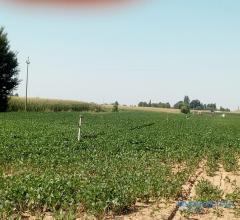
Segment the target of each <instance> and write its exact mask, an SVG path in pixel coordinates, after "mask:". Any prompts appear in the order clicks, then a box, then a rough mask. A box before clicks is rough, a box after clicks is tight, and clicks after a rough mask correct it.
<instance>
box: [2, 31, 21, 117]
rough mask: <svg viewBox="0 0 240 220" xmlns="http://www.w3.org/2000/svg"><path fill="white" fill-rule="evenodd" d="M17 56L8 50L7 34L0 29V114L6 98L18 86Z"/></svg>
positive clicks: (5, 105) (6, 103)
mask: <svg viewBox="0 0 240 220" xmlns="http://www.w3.org/2000/svg"><path fill="white" fill-rule="evenodd" d="M18 72H19V70H18V61H17V55H16V53H14V52H13V51H11V50H10V45H9V41H8V38H7V34H6V33H5V32H4V28H0V112H4V111H6V110H7V107H8V96H9V95H10V94H11V93H12V91H13V90H14V89H15V88H16V87H17V86H18V84H19V80H18Z"/></svg>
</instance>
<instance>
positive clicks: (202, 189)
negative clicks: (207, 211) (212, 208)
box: [196, 180, 223, 201]
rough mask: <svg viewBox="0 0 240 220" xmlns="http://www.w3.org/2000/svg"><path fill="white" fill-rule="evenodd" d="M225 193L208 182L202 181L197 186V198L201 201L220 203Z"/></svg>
mask: <svg viewBox="0 0 240 220" xmlns="http://www.w3.org/2000/svg"><path fill="white" fill-rule="evenodd" d="M222 194H223V192H222V191H221V190H220V189H219V188H218V187H216V186H214V185H212V184H211V183H210V182H209V181H207V180H201V181H200V182H199V183H198V184H197V186H196V197H197V199H198V200H199V201H219V200H221V199H222Z"/></svg>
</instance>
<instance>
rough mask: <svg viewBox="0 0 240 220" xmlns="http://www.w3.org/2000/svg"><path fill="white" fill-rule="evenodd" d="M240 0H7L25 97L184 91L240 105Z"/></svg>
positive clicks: (3, 13)
mask: <svg viewBox="0 0 240 220" xmlns="http://www.w3.org/2000/svg"><path fill="white" fill-rule="evenodd" d="M239 10H240V2H238V1H236V0H233V1H232V0H231V1H226V0H223V1H211V2H209V1H206V0H203V1H201V2H200V1H199V2H193V1H190V0H184V1H177V0H176V1H171V2H169V1H149V2H142V3H141V4H139V5H131V6H129V7H126V6H125V7H122V8H119V9H110V8H108V9H107V10H106V11H105V12H96V13H94V12H90V13H84V12H83V10H80V9H74V10H73V9H64V10H63V9H61V10H53V9H44V8H42V9H36V8H34V7H31V8H27V7H25V8H21V9H17V8H16V6H11V5H7V4H2V5H1V8H0V19H1V21H2V22H1V23H0V26H4V27H5V31H6V32H7V33H8V37H9V40H10V42H11V49H12V50H14V51H18V53H19V54H18V59H19V64H20V66H19V67H20V79H22V80H23V81H22V83H21V84H20V86H19V88H18V90H17V91H16V92H18V93H19V95H20V96H24V95H25V77H26V63H25V61H26V59H27V57H28V56H30V60H31V64H30V69H29V96H30V97H42V98H58V99H71V100H80V101H88V102H96V103H112V102H114V101H116V100H117V101H118V102H119V103H121V104H127V105H137V104H138V102H140V101H149V100H152V102H160V101H161V102H170V103H171V104H172V105H173V104H175V103H176V102H177V101H179V100H182V99H183V97H184V95H188V96H189V97H190V98H191V99H199V100H200V101H201V102H203V103H217V105H218V106H223V107H229V108H231V109H232V110H235V109H237V108H238V106H240V101H239V100H238V97H237V94H239V93H240V87H239V86H238V83H239V82H240V74H239V71H240V63H239V57H240V44H239V39H240V23H239V21H240V14H239Z"/></svg>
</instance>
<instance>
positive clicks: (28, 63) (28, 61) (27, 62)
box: [25, 57, 30, 111]
mask: <svg viewBox="0 0 240 220" xmlns="http://www.w3.org/2000/svg"><path fill="white" fill-rule="evenodd" d="M26 64H27V78H26V99H25V111H27V101H28V100H27V99H28V66H29V65H30V60H29V57H28V59H27V61H26Z"/></svg>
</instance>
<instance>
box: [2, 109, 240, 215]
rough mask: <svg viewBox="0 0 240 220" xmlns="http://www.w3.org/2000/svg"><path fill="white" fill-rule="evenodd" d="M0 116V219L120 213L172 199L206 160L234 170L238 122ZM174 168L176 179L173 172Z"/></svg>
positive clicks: (147, 116) (136, 115)
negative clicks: (47, 214) (46, 214)
mask: <svg viewBox="0 0 240 220" xmlns="http://www.w3.org/2000/svg"><path fill="white" fill-rule="evenodd" d="M83 116H84V119H83V125H82V139H81V141H80V142H78V141H77V129H78V127H77V124H78V120H79V113H76V112H75V113H74V112H65V113H63V112H60V113H54V112H50V113H2V114H0V165H1V166H0V219H7V218H8V217H9V216H14V215H16V214H21V213H24V212H30V213H31V214H32V215H37V213H44V212H51V213H59V212H64V213H71V215H72V216H77V215H78V214H79V213H81V212H86V213H91V214H94V215H95V216H97V217H98V218H101V217H103V216H104V215H107V214H109V213H115V214H122V213H125V212H127V211H128V210H129V209H130V208H131V207H132V206H133V205H134V204H135V203H136V201H143V202H148V201H149V200H159V199H166V200H169V199H173V200H176V199H178V198H179V197H180V196H181V186H182V185H183V184H184V183H185V182H186V181H187V179H188V178H189V176H190V175H191V174H192V173H194V171H195V169H196V167H197V165H198V164H199V163H200V161H202V160H204V159H206V160H207V161H208V162H207V167H208V172H209V174H211V173H214V172H215V171H216V170H217V169H218V164H219V163H220V164H223V166H224V168H225V169H226V170H229V171H234V170H236V169H238V163H237V161H238V158H239V156H240V116H239V115H237V114H236V115H230V114H229V115H227V117H226V118H221V117H220V116H219V115H215V116H211V115H199V116H197V115H193V116H192V117H191V118H190V119H186V118H185V116H184V115H181V114H165V113H154V112H120V113H83ZM176 166H180V167H181V169H180V171H179V172H174V170H175V169H174V168H175V167H176Z"/></svg>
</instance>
